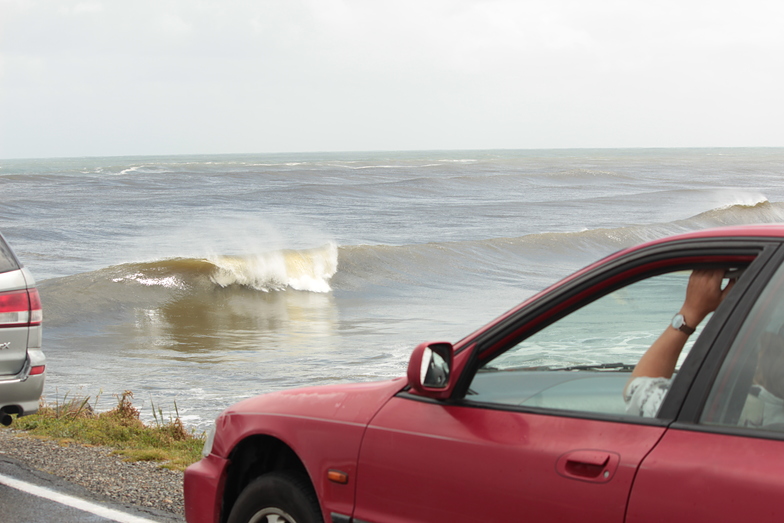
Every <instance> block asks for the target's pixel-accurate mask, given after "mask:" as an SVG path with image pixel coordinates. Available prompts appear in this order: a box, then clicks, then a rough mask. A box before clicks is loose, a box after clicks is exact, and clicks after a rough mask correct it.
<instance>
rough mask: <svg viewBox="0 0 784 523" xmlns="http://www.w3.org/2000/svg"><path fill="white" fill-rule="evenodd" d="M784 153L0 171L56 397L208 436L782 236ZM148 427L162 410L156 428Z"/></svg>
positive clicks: (83, 161)
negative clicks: (497, 326)
mask: <svg viewBox="0 0 784 523" xmlns="http://www.w3.org/2000/svg"><path fill="white" fill-rule="evenodd" d="M782 174H784V149H682V150H663V149H661V150H558V151H451V152H412V153H407V152H400V153H329V154H287V155H232V156H189V157H180V156H174V157H123V158H77V159H47V160H0V194H2V203H1V204H0V230H2V231H3V234H4V235H5V236H6V238H7V239H8V241H9V242H10V243H11V244H12V245H13V246H14V248H15V250H16V251H17V254H18V255H19V257H20V258H21V259H22V260H23V261H24V262H25V264H26V265H27V266H28V267H29V268H30V269H31V271H32V272H33V273H34V274H35V276H36V278H37V279H38V281H39V287H40V290H41V294H42V300H43V304H44V314H45V327H44V333H45V334H44V336H45V338H44V343H45V351H46V354H47V357H48V358H49V366H48V373H49V378H48V383H47V387H46V395H47V397H48V398H54V397H55V396H60V397H62V396H63V395H64V394H66V393H68V394H71V395H74V394H82V395H90V396H92V397H95V396H97V395H99V394H100V395H101V400H100V402H99V408H100V407H101V406H105V407H106V408H108V407H110V406H111V404H112V403H113V401H114V399H113V398H112V395H113V394H116V393H119V392H122V391H123V390H126V389H129V390H132V391H134V393H135V395H136V403H137V405H138V406H141V407H142V408H143V412H145V411H144V409H148V407H149V404H150V402H151V401H152V402H154V403H155V404H156V405H157V406H161V407H162V408H163V409H164V411H173V405H174V402H175V401H176V404H177V408H178V410H179V412H180V414H181V415H182V416H183V418H184V419H185V420H186V422H188V423H190V424H192V425H193V426H194V427H203V426H204V425H205V424H206V423H207V422H209V421H210V420H211V419H212V418H213V417H214V416H215V415H216V414H218V412H220V410H222V409H223V408H225V407H226V406H228V405H229V404H231V403H233V402H235V401H237V400H238V399H241V398H244V397H247V396H250V395H253V394H257V393H260V392H266V391H271V390H276V389H280V388H283V387H292V386H301V385H312V384H321V383H332V382H340V381H355V380H370V379H380V378H387V377H392V376H398V375H401V374H403V372H404V370H405V364H406V362H407V358H408V355H409V352H410V350H411V348H412V347H413V346H414V345H415V344H417V343H418V342H420V341H424V340H428V339H446V340H450V341H456V340H458V339H460V338H461V337H463V336H464V335H466V334H468V333H469V332H471V331H472V330H474V329H475V328H477V327H479V326H481V325H483V324H484V323H486V322H487V321H489V320H491V319H492V318H493V317H495V316H497V315H498V314H500V313H502V312H504V311H505V310H507V309H509V308H510V307H512V306H513V305H515V304H516V303H518V302H519V301H521V300H522V299H524V298H525V297H527V296H529V295H530V294H532V293H533V292H534V291H536V290H539V289H541V288H542V287H544V286H546V285H547V284H549V283H552V282H553V281H555V280H557V279H558V278H560V277H562V276H565V275H566V274H568V273H569V272H572V271H573V270H575V269H578V268H579V267H581V266H583V265H585V264H587V263H589V262H591V261H593V260H594V259H596V258H598V257H600V256H604V255H606V254H609V253H611V252H613V251H615V250H618V249H620V248H622V247H625V246H628V245H632V244H636V243H639V242H641V241H645V240H649V239H653V238H657V237H661V236H665V235H668V234H672V233H677V232H682V231H686V230H693V229H699V228H704V227H712V226H720V225H727V224H739V223H758V222H775V221H782V220H784V184H782V183H781V179H782ZM147 412H148V411H147Z"/></svg>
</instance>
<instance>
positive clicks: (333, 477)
mask: <svg viewBox="0 0 784 523" xmlns="http://www.w3.org/2000/svg"><path fill="white" fill-rule="evenodd" d="M327 479H328V480H330V481H331V482H333V483H340V484H341V485H345V484H347V483H348V474H346V473H345V472H341V471H339V470H334V469H330V470H328V471H327Z"/></svg>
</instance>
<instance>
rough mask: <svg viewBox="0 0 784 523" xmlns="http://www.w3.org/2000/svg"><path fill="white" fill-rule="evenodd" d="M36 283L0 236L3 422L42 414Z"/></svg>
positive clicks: (42, 369)
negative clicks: (38, 412) (13, 417)
mask: <svg viewBox="0 0 784 523" xmlns="http://www.w3.org/2000/svg"><path fill="white" fill-rule="evenodd" d="M41 320H42V313H41V299H40V298H39V297H38V289H36V288H35V280H34V279H33V276H32V274H30V271H28V270H27V269H25V268H24V267H23V266H22V264H21V263H19V260H18V259H17V257H16V255H15V254H14V252H13V251H12V250H11V248H10V247H9V246H8V244H7V243H6V241H5V238H3V235H2V234H0V423H2V424H3V425H9V424H10V423H11V421H12V418H11V414H18V415H19V416H26V415H28V414H34V413H35V412H36V411H38V401H39V400H40V398H41V393H42V392H43V389H44V379H45V378H46V357H45V356H44V353H43V352H42V351H41Z"/></svg>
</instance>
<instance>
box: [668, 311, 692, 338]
mask: <svg viewBox="0 0 784 523" xmlns="http://www.w3.org/2000/svg"><path fill="white" fill-rule="evenodd" d="M670 325H672V328H673V329H675V330H679V331H681V332H683V333H684V334H686V335H689V334H694V331H695V330H697V329H695V328H694V327H689V326H688V325H686V319H685V318H684V317H683V314H680V313H678V314H676V315H675V316H673V317H672V323H671V324H670Z"/></svg>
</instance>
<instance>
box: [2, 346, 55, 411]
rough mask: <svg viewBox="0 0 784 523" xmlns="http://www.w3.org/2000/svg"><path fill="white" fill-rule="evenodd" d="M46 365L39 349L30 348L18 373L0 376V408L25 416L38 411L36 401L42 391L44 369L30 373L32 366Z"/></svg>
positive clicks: (44, 378) (44, 375)
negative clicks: (37, 372) (36, 372)
mask: <svg viewBox="0 0 784 523" xmlns="http://www.w3.org/2000/svg"><path fill="white" fill-rule="evenodd" d="M44 365H46V357H45V356H44V353H43V352H42V351H41V350H40V349H30V350H28V353H27V361H25V364H24V366H23V367H22V370H21V371H20V372H19V374H15V375H10V376H0V409H3V410H5V411H6V412H7V413H11V414H14V413H16V414H18V415H20V416H27V415H29V414H35V413H36V412H38V403H39V401H40V400H41V394H42V393H43V391H44V382H45V381H46V371H44V372H42V373H41V374H33V375H31V374H30V371H31V369H32V368H33V367H40V366H44Z"/></svg>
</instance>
